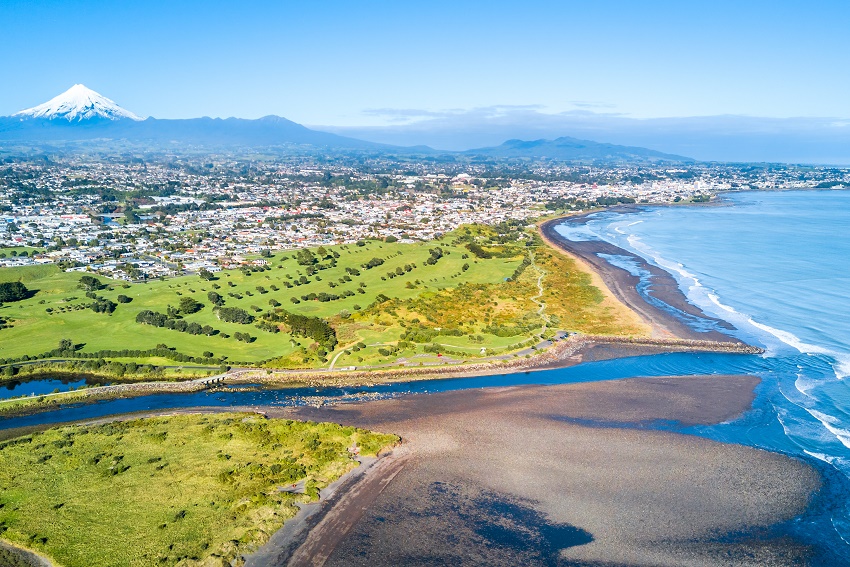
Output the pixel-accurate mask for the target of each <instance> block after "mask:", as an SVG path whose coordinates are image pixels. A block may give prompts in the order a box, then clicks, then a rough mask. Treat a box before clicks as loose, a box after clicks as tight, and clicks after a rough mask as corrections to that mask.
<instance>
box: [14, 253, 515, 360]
mask: <svg viewBox="0 0 850 567" xmlns="http://www.w3.org/2000/svg"><path fill="white" fill-rule="evenodd" d="M437 245H442V247H443V250H444V252H445V253H444V255H443V257H442V258H441V259H440V260H439V261H438V262H437V264H436V265H427V264H426V263H425V260H427V259H428V258H429V257H430V254H429V249H430V248H434V247H436V246H437ZM326 249H327V250H328V252H334V251H335V252H336V253H337V254H339V258H338V259H337V266H336V267H334V268H329V269H325V270H321V271H318V272H317V273H316V274H315V275H312V276H310V275H307V271H306V266H302V265H299V264H298V263H297V261H296V260H295V259H294V258H293V256H294V255H295V251H288V252H285V253H284V252H279V253H277V254H275V255H274V256H273V257H272V258H268V259H267V260H268V262H269V266H270V267H271V269H270V270H267V271H264V272H254V273H251V274H250V275H246V274H245V273H243V272H242V271H240V270H229V271H224V272H220V273H218V274H216V278H217V279H216V280H214V281H204V280H202V279H201V278H200V277H198V276H183V277H179V278H173V279H167V280H166V281H151V282H148V283H138V284H127V283H125V282H122V281H116V280H110V279H108V278H105V277H103V276H97V277H98V278H99V279H100V280H101V281H102V282H103V283H105V284H108V285H109V288H110V289H105V290H101V291H99V292H97V293H98V295H101V296H103V297H105V298H107V299H111V300H113V301H115V299H116V298H117V296H118V295H120V294H123V295H126V296H128V297H130V298H132V302H131V303H127V304H119V305H118V307H117V309H116V310H115V312H114V313H113V314H111V315H107V314H102V313H95V312H94V311H92V310H90V309H78V310H70V309H73V307H74V306H77V305H81V304H87V303H90V302H91V299H89V298H87V297H86V296H85V291H84V290H82V289H80V288H79V279H80V276H81V275H82V274H80V273H76V272H71V273H65V272H60V271H59V270H58V269H57V268H56V267H55V266H52V265H47V266H34V267H24V268H6V269H0V282H2V281H18V280H20V281H22V282H24V283H25V284H26V285H27V287H28V288H30V289H32V290H37V293H36V294H35V296H34V297H32V298H30V299H27V300H24V301H20V302H16V303H9V304H6V305H4V306H3V307H1V308H0V317H6V318H7V319H11V320H12V321H13V324H12V327H11V328H8V329H0V358H12V357H19V356H23V355H30V356H32V355H36V354H39V353H42V352H46V351H49V350H51V349H54V348H56V345H57V344H58V343H59V341H60V340H61V339H70V340H71V341H73V342H74V343H75V344H79V343H84V344H85V346H84V348H83V351H84V352H95V351H99V350H122V349H133V350H135V349H140V350H144V349H149V348H154V347H156V346H157V345H159V344H165V345H168V346H169V347H174V348H176V349H177V351H178V352H180V353H183V354H187V355H190V356H202V354H203V353H204V352H212V353H213V354H214V355H215V356H216V357H221V356H226V357H228V359H229V360H231V361H240V362H254V361H260V360H266V359H270V358H274V357H281V356H286V355H288V354H290V353H292V352H293V351H294V350H296V349H298V348H299V347H301V346H308V345H309V344H310V342H312V341H310V340H308V339H305V338H303V337H293V336H291V335H289V334H286V333H276V334H272V333H268V332H266V331H263V330H260V329H258V328H256V327H255V326H253V325H240V324H235V323H225V322H222V321H220V320H218V318H217V317H216V315H215V313H214V312H213V305H212V304H211V303H210V301H209V300H208V298H207V293H208V292H211V291H215V292H217V293H219V294H220V295H221V296H223V298H224V300H225V306H227V307H240V308H242V309H245V310H247V311H248V312H249V313H251V314H253V315H259V311H264V310H269V309H271V308H272V306H271V305H270V300H275V301H277V302H279V303H280V304H281V305H280V307H282V308H283V309H286V310H288V311H290V312H293V313H300V314H304V315H310V316H316V317H322V318H330V317H334V316H336V315H338V314H339V313H344V312H348V313H355V312H356V311H358V310H359V309H364V308H366V307H367V306H368V305H370V304H371V303H372V302H374V301H375V299H376V297H378V295H379V294H383V295H385V296H387V297H392V298H401V299H405V298H410V297H416V296H418V295H420V294H422V293H423V292H426V291H429V290H430V291H435V290H440V289H444V288H449V287H454V286H457V285H458V284H459V283H461V282H469V283H483V284H487V283H498V282H501V281H504V279H505V278H507V277H508V276H510V275H511V273H513V271H514V270H515V269H516V267H517V266H518V265H519V263H520V261H521V257H517V258H508V259H505V258H493V259H487V260H481V259H475V258H474V257H473V258H466V259H464V258H463V256H464V255H467V256H469V254H468V251H467V250H466V249H465V248H463V247H462V246H453V245H451V244H450V243H449V242H448V241H446V240H444V241H436V242H428V243H416V244H401V243H385V242H377V241H369V242H368V244H367V245H366V246H356V245H353V244H352V245H344V246H328V247H326ZM314 250H315V249H314ZM373 258H380V259H382V260H384V264H383V265H380V266H377V267H374V268H372V269H369V270H366V269H363V268H362V267H361V265H362V264H365V263H367V262H369V261H370V260H372V259H373ZM323 263H325V264H327V263H328V262H327V261H325V262H323ZM414 264H415V265H416V268H414V269H412V270H411V271H409V272H405V273H404V275H402V276H396V277H394V278H392V279H391V278H389V277H387V272H390V271H396V269H397V268H402V269H403V268H404V266H405V265H414ZM464 264H468V265H469V267H468V268H467V270H465V271H464V270H462V266H463V265H464ZM346 267H350V268H354V269H357V270H359V271H360V275H359V276H355V275H351V274H348V273H347V272H346ZM302 276H305V277H307V279H308V280H309V283H306V284H304V285H298V286H294V285H293V282H294V281H295V280H298V279H299V278H301V277H302ZM317 276H318V277H317ZM345 276H348V277H349V278H350V279H351V281H345V279H344V278H345ZM382 277H383V278H384V279H382ZM417 280H418V281H419V282H420V283H419V284H417V285H416V286H415V287H413V284H414V282H416V281H417ZM284 281H286V282H289V283H290V285H293V287H292V288H286V287H285V284H284V283H283V282H284ZM331 282H333V283H334V284H335V287H331V286H330V285H329V284H330V283H331ZM408 282H410V285H408ZM361 284H365V287H364V286H363V285H361ZM214 286H218V288H217V289H216V288H215V287H214ZM272 286H275V287H277V288H278V289H277V290H276V291H275V290H273V287H272ZM258 287H260V288H262V290H258V289H257V288H258ZM358 288H359V289H362V290H363V293H359V292H357V289H358ZM345 290H351V291H352V292H355V295H354V296H352V297H345V298H342V299H339V300H335V301H328V302H320V301H317V300H308V301H303V300H300V298H301V296H303V295H307V294H310V293H316V294H318V293H322V292H325V293H331V294H335V295H340V296H342V294H343V292H344V291H345ZM228 294H235V295H238V296H241V298H237V297H233V296H231V295H228ZM183 297H192V298H194V299H195V300H197V301H199V302H201V303H203V304H204V308H203V309H202V310H201V311H200V312H198V313H195V314H191V315H187V316H185V320H186V321H187V322H197V323H199V324H201V325H210V326H212V327H214V328H215V329H217V330H219V331H221V333H223V334H227V335H230V338H222V337H221V336H219V335H216V336H206V335H190V334H188V333H181V332H179V331H175V330H169V329H165V328H157V327H152V326H149V325H142V324H139V323H136V321H135V318H136V315H137V314H138V313H139V312H140V311H142V310H145V309H149V310H152V311H158V312H163V313H164V312H165V311H166V309H167V306H168V305H172V306H175V307H177V305H178V304H179V302H180V299H181V298H183ZM292 297H296V298H299V301H300V303H298V304H295V303H293V302H292V301H291V299H290V298H292ZM63 307H64V308H65V309H66V311H65V312H59V310H60V309H61V308H63ZM48 308H50V309H52V310H53V313H48V312H47V309H48ZM258 310H259V311H258ZM236 332H242V333H246V332H247V333H250V335H251V336H254V337H256V340H255V341H254V342H251V343H246V342H242V341H238V340H236V339H235V338H233V335H234V334H235V333H236ZM398 334H399V333H398V329H395V330H394V331H393V333H392V334H391V335H386V336H382V337H380V338H381V340H382V342H389V341H395V340H398ZM370 340H371V338H370Z"/></svg>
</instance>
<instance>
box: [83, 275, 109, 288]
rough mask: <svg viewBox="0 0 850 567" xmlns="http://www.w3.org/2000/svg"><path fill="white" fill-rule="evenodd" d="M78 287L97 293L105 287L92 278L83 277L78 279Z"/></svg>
mask: <svg viewBox="0 0 850 567" xmlns="http://www.w3.org/2000/svg"><path fill="white" fill-rule="evenodd" d="M80 287H81V288H82V289H84V290H86V291H97V290H99V289H103V288H104V287H106V286H105V285H103V284H102V283H101V281H100V280H99V279H97V278H96V277H94V276H83V277H81V278H80Z"/></svg>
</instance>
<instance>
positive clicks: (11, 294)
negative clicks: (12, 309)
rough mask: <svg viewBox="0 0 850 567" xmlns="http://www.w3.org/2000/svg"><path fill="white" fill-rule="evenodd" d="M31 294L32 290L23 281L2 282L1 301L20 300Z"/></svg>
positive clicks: (0, 284) (0, 286) (0, 285)
mask: <svg viewBox="0 0 850 567" xmlns="http://www.w3.org/2000/svg"><path fill="white" fill-rule="evenodd" d="M29 296H30V290H28V289H27V286H25V285H24V284H22V283H21V282H4V283H0V303H8V302H10V301H20V300H22V299H26V298H27V297H29Z"/></svg>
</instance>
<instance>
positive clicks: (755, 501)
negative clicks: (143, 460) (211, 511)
mask: <svg viewBox="0 0 850 567" xmlns="http://www.w3.org/2000/svg"><path fill="white" fill-rule="evenodd" d="M757 384H758V379H757V378H753V377H749V376H701V377H673V378H639V379H628V380H620V381H610V382H596V383H582V384H570V385H561V386H546V387H543V386H527V387H516V388H504V389H486V390H485V389H482V390H466V391H460V392H450V393H443V394H433V395H419V396H409V397H405V398H400V399H393V400H383V401H374V402H364V403H359V404H344V405H338V406H330V407H324V408H300V409H279V410H273V409H271V408H269V409H268V413H269V415H270V416H287V417H294V418H298V419H311V420H329V421H334V422H339V423H344V424H351V425H357V426H361V427H368V428H372V429H376V430H381V431H391V432H394V433H397V434H399V435H401V436H402V437H403V439H404V442H403V444H402V446H401V447H399V448H398V449H397V450H396V451H395V452H394V454H393V455H392V456H391V457H390V458H389V460H388V461H387V465H386V466H385V468H384V472H383V473H382V472H381V469H380V468H377V469H376V471H375V472H374V473H370V475H367V476H366V478H367V479H368V480H365V481H360V483H363V484H359V486H360V490H359V491H357V492H355V493H353V494H354V496H353V497H352V498H350V499H348V501H343V500H338V501H337V502H335V503H333V505H328V506H326V507H325V509H324V510H322V515H323V517H322V519H321V521H320V522H319V523H318V524H317V525H316V526H315V527H314V528H313V529H312V530H310V531H309V533H308V534H307V536H306V539H303V540H301V541H298V542H295V543H297V544H300V545H301V547H300V549H297V550H296V551H294V553H293V552H291V550H290V551H288V552H286V553H281V554H279V555H278V556H277V557H276V559H275V561H273V562H269V563H268V564H270V565H271V564H274V565H278V564H279V565H283V564H290V565H323V564H326V565H340V566H343V565H346V566H348V565H460V564H467V565H721V564H722V565H799V564H801V563H805V560H806V557H807V555H808V554H809V553H810V551H811V550H810V549H809V548H807V547H806V546H805V545H803V544H801V543H800V542H797V541H794V540H793V539H792V538H790V537H788V536H787V535H785V534H784V532H783V531H782V530H781V529H779V528H777V527H776V526H778V525H779V524H781V523H782V522H783V521H787V520H789V519H791V518H793V517H795V516H796V515H798V514H800V513H802V512H803V511H804V510H805V508H806V506H807V503H808V502H809V501H810V498H811V497H812V494H813V493H814V491H816V490H817V489H818V487H819V486H820V479H819V476H818V474H817V473H816V472H815V470H814V469H812V468H811V467H809V466H808V465H806V464H804V463H802V462H800V461H797V460H794V459H791V458H788V457H785V456H782V455H777V454H773V453H768V452H765V451H760V450H757V449H753V448H749V447H743V446H737V445H728V444H721V443H716V442H713V441H710V440H707V439H703V438H699V437H695V436H690V435H683V434H679V433H675V432H672V431H670V430H669V429H670V428H671V427H672V428H673V429H675V428H676V426H687V425H693V424H710V423H717V422H721V421H724V420H729V419H732V418H734V417H736V416H738V415H740V414H741V413H742V412H744V411H746V410H747V409H748V408H749V407H750V404H751V403H752V400H753V395H754V394H753V390H754V388H755V386H756V385H757ZM659 425H660V426H661V427H660V428H658V427H657V426H659ZM665 429H666V430H665ZM387 476H389V478H387ZM288 543H289V544H290V546H291V544H292V543H293V542H288ZM292 547H297V546H292ZM266 551H268V550H266Z"/></svg>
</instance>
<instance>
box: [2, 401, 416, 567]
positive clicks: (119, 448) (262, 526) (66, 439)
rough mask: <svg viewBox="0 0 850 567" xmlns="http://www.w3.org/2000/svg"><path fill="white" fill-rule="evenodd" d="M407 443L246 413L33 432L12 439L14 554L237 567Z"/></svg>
mask: <svg viewBox="0 0 850 567" xmlns="http://www.w3.org/2000/svg"><path fill="white" fill-rule="evenodd" d="M398 442H399V438H398V437H397V436H395V435H387V434H382V433H374V432H371V431H367V430H364V429H360V428H354V427H347V426H341V425H337V424H332V423H316V422H311V421H292V420H285V419H268V418H267V417H266V416H265V415H262V414H257V413H234V412H222V413H214V414H210V413H199V412H181V413H174V414H159V415H156V416H147V417H131V418H129V419H127V418H120V417H119V418H113V419H107V420H99V421H97V422H93V423H89V424H83V425H65V426H59V427H53V428H49V429H45V430H41V431H33V432H29V433H27V434H25V435H22V436H19V437H15V438H13V439H8V440H4V441H2V442H0V462H3V463H4V465H3V467H0V468H2V471H0V487H2V489H3V490H2V496H0V532H2V537H3V539H4V540H6V541H7V542H9V545H7V546H3V547H2V550H3V551H4V552H6V553H8V554H9V555H10V557H11V561H17V564H19V565H22V566H35V565H44V564H46V565H50V564H51V562H53V561H55V562H56V564H57V565H69V566H73V565H79V566H81V565H104V566H107V565H116V566H117V565H141V564H145V565H151V564H168V565H173V564H177V563H179V564H180V565H186V566H190V565H197V566H201V565H230V564H233V562H238V561H240V559H239V558H240V557H241V556H242V555H244V554H246V553H250V552H252V551H254V550H256V549H258V548H260V547H261V546H262V545H263V544H265V543H266V542H267V541H268V539H269V537H270V536H271V535H272V534H273V533H275V532H276V531H277V530H278V529H280V527H281V526H282V525H283V524H284V522H285V521H286V520H287V519H289V518H291V517H293V516H295V515H296V513H297V511H298V509H299V507H301V506H303V505H306V504H309V503H311V502H315V501H317V500H318V498H319V496H320V494H321V492H322V491H324V490H325V489H326V488H328V487H329V486H330V485H332V484H333V483H334V482H335V481H338V480H339V479H344V478H346V475H348V473H350V472H351V471H353V470H356V469H358V468H359V467H361V466H362V465H363V464H364V462H365V463H367V464H368V463H371V461H372V460H374V459H375V458H377V456H378V455H379V454H382V453H385V452H387V450H389V449H391V448H392V447H394V446H395V445H396V444H397V443H398ZM22 463H25V464H26V466H25V467H22V466H21V464H22ZM45 478H52V479H54V483H53V484H52V485H51V487H50V489H49V490H45V488H44V487H43V481H44V479H45ZM94 495H97V496H96V497H94ZM104 517H109V518H111V521H110V522H108V523H106V524H104V523H103V521H102V518H104ZM16 548H17V549H16ZM30 550H32V551H33V552H35V553H38V554H44V556H35V555H34V554H33V553H30ZM46 557H49V558H50V561H48V560H47V559H46ZM6 564H7V563H3V565H6ZM8 564H10V565H13V564H15V563H11V562H10V563H8Z"/></svg>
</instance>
